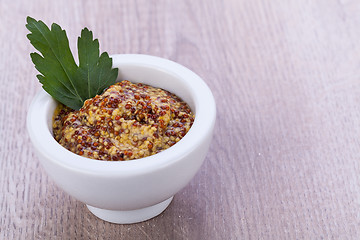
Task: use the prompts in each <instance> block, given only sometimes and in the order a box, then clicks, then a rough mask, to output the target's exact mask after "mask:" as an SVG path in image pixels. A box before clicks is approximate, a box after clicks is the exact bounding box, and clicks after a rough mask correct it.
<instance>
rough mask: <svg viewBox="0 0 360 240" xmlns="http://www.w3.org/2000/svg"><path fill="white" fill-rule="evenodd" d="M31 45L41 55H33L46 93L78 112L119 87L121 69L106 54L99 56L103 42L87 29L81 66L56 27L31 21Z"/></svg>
mask: <svg viewBox="0 0 360 240" xmlns="http://www.w3.org/2000/svg"><path fill="white" fill-rule="evenodd" d="M26 28H27V29H28V30H29V31H30V32H31V33H30V34H28V35H27V38H28V39H29V40H30V43H31V44H32V45H33V46H34V47H35V49H37V50H38V51H39V52H40V53H41V54H42V56H41V55H40V54H38V53H31V54H30V56H31V60H32V61H33V63H34V64H35V68H36V69H37V70H38V71H39V72H40V74H39V75H37V78H38V79H39V81H40V83H41V84H42V86H43V88H44V90H45V91H46V92H48V93H49V94H50V95H51V96H52V97H53V98H55V99H56V100H58V101H59V102H61V103H63V104H65V105H66V106H68V107H70V108H72V109H75V110H78V109H80V108H81V107H82V106H83V104H84V102H85V100H87V99H89V98H92V97H95V96H96V95H97V94H101V93H102V92H103V91H104V89H105V88H107V87H109V86H110V85H112V84H114V83H115V80H116V78H117V75H118V69H117V68H115V69H113V68H112V59H111V58H110V57H109V55H108V54H107V53H106V52H104V53H102V54H101V55H100V56H99V41H98V40H97V39H95V40H93V34H92V32H91V31H89V30H88V29H87V28H84V29H83V30H82V31H81V36H80V37H79V38H78V55H79V66H77V64H76V63H75V60H74V57H73V55H72V53H71V50H70V47H69V40H68V38H67V36H66V32H65V30H63V29H61V27H60V26H59V25H57V24H56V23H53V24H52V25H51V29H49V28H48V27H47V26H46V25H45V24H44V23H43V22H42V21H36V20H35V19H33V18H31V17H27V24H26Z"/></svg>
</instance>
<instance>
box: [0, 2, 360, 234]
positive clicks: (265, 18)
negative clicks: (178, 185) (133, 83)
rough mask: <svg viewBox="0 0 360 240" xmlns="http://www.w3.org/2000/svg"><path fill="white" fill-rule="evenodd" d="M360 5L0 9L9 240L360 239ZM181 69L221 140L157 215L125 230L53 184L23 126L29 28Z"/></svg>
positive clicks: (0, 120)
mask: <svg viewBox="0 0 360 240" xmlns="http://www.w3.org/2000/svg"><path fill="white" fill-rule="evenodd" d="M359 11H360V2H359V1H356V0H337V1H336V0H314V1H310V0H308V1H285V0H284V1H282V0H275V1H261V0H252V1H246V0H232V1H230V0H227V1H216V0H199V1H197V0H195V1H194V0H188V1H170V0H169V1H147V0H137V1H132V0H128V1H100V0H99V1H85V0H84V1H72V0H68V1H45V0H44V1H41V0H32V1H19V0H11V1H6V0H0V26H1V28H0V47H1V50H0V89H1V93H0V124H1V125H0V139H1V144H0V239H360V166H359V162H360V148H359V143H360V141H359V135H360V127H359V120H360V114H359V110H360V108H359V106H360V15H359ZM27 15H30V16H32V17H34V18H36V19H42V20H44V21H45V22H46V23H47V24H51V23H52V22H56V23H59V24H60V25H61V26H62V27H64V28H65V29H66V30H67V34H68V36H69V39H70V44H71V48H72V49H73V50H75V45H76V38H77V36H78V35H79V34H80V31H81V29H82V28H83V27H85V26H87V27H88V28H90V29H91V30H92V31H93V32H94V35H95V37H97V38H99V40H100V45H101V50H103V51H108V52H109V53H110V54H115V53H143V54H150V55H156V56H160V57H164V58H168V59H171V60H174V61H176V62H178V63H180V64H183V65H185V66H187V67H188V68H190V69H192V70H193V71H194V72H196V73H197V74H199V75H200V76H201V77H202V78H203V79H204V80H205V82H206V83H207V84H208V85H209V86H210V88H211V89H212V91H213V94H214V96H215V98H216V101H217V109H218V117H217V123H216V129H215V134H214V139H213V142H212V146H211V148H210V151H209V153H208V155H207V157H206V159H205V162H204V164H203V166H202V168H201V170H200V171H199V173H198V174H197V175H196V177H195V178H194V179H193V180H192V181H191V183H190V184H189V185H188V186H186V187H185V188H184V189H183V190H182V191H181V192H179V193H178V194H177V195H176V196H175V198H174V200H173V202H172V203H171V205H170V206H169V208H168V209H167V210H166V211H165V212H164V213H162V214H161V215H160V216H159V217H156V218H154V219H152V220H149V221H146V222H143V223H139V224H133V225H116V224H110V223H107V222H104V221H102V220H99V219H97V218H96V217H95V216H93V215H92V214H91V213H90V212H89V211H88V210H87V209H86V207H85V206H84V204H83V203H81V202H78V201H77V200H75V199H73V198H72V197H69V196H68V195H67V194H66V193H64V192H63V191H62V190H61V189H60V188H58V187H57V186H56V185H54V182H53V181H52V180H51V179H50V178H48V176H47V175H46V173H45V171H44V170H43V168H42V167H41V165H40V164H39V161H38V159H37V157H36V155H35V153H34V149H33V147H32V145H31V143H30V141H29V137H28V135H27V131H26V127H25V119H26V112H27V108H28V106H29V104H30V101H31V99H32V98H33V96H34V95H35V93H36V92H37V91H38V90H39V89H40V84H39V83H38V81H37V79H36V78H35V75H36V73H37V72H36V70H35V68H34V67H33V64H32V63H31V61H30V58H29V53H30V52H32V51H34V49H33V47H32V46H31V45H30V44H29V42H28V40H27V39H26V34H27V33H28V31H27V30H26V29H25V18H26V16H27Z"/></svg>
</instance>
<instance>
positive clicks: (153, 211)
mask: <svg viewBox="0 0 360 240" xmlns="http://www.w3.org/2000/svg"><path fill="white" fill-rule="evenodd" d="M172 199H173V197H171V198H169V199H167V200H165V201H163V202H161V203H158V204H155V205H153V206H150V207H146V208H141V209H135V210H130V211H116V210H107V209H101V208H96V207H93V206H89V205H86V206H87V208H88V209H89V210H90V212H92V213H93V214H94V215H95V216H97V217H98V218H100V219H102V220H104V221H107V222H111V223H118V224H130V223H137V222H142V221H146V220H148V219H150V218H153V217H156V216H157V215H159V214H160V213H162V212H163V211H164V210H165V209H166V208H167V207H168V206H169V204H170V203H171V200H172Z"/></svg>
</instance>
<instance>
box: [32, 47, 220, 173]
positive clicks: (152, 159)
mask: <svg viewBox="0 0 360 240" xmlns="http://www.w3.org/2000/svg"><path fill="white" fill-rule="evenodd" d="M111 57H112V59H113V66H115V67H118V66H119V65H127V64H129V65H134V64H135V65H139V66H146V67H151V68H156V69H159V70H162V71H165V72H167V73H168V74H171V75H173V76H176V77H177V78H179V79H181V82H183V83H184V84H185V85H186V86H187V87H188V89H189V91H190V94H191V97H192V98H193V99H194V105H195V110H196V116H195V120H194V123H193V125H192V127H191V128H190V130H189V131H188V133H187V134H186V135H185V136H184V137H183V138H182V139H181V140H180V141H179V142H178V143H176V144H175V145H174V146H172V147H170V148H168V149H166V150H164V151H162V152H160V153H157V154H154V155H152V156H148V157H144V158H139V159H134V160H130V161H102V160H94V159H89V158H86V157H83V156H80V155H77V154H75V153H73V152H71V151H69V150H67V149H66V148H64V147H62V146H61V145H60V144H59V143H58V142H57V141H56V140H55V139H54V138H53V135H52V133H51V132H50V131H49V129H48V127H44V126H48V115H47V114H48V112H49V109H50V108H52V107H53V106H54V104H56V101H55V100H54V99H53V98H52V97H51V96H50V95H48V94H47V93H46V92H45V91H44V90H43V89H42V90H40V91H39V92H38V93H37V95H36V96H35V97H34V99H33V101H32V102H31V104H30V107H29V109H28V114H27V129H28V134H29V136H30V139H31V141H32V143H33V145H34V147H35V149H36V150H37V151H38V153H40V154H41V155H42V157H43V158H46V159H47V160H48V161H52V162H53V163H55V164H57V165H59V166H62V167H64V168H68V169H71V170H72V171H77V172H82V173H86V174H92V175H103V174H106V176H108V177H111V176H116V177H118V176H120V175H121V176H123V177H127V176H130V175H131V176H133V175H136V174H143V173H146V172H152V171H156V170H159V169H162V168H166V167H167V166H169V165H171V164H174V163H176V162H178V161H180V160H181V159H182V158H183V157H184V156H186V155H187V154H189V153H191V152H192V151H194V150H195V149H196V148H197V147H199V145H200V144H201V143H202V142H203V141H204V138H206V137H209V134H208V133H212V131H213V128H214V125H215V119H216V105H215V99H214V97H213V94H212V92H211V90H210V88H209V87H208V86H207V84H206V83H205V82H204V81H203V80H202V79H201V78H200V77H199V76H198V75H197V74H195V73H194V72H193V71H191V70H190V69H188V68H186V67H184V66H182V65H180V64H178V63H176V62H173V61H171V60H168V59H164V58H160V57H155V56H150V55H143V54H115V55H111ZM210 136H211V135H210Z"/></svg>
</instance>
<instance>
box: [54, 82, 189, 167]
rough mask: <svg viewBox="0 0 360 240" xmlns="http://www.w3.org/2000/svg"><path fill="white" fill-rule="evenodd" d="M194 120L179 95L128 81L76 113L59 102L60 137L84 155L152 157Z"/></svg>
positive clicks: (116, 158) (114, 158)
mask: <svg viewBox="0 0 360 240" xmlns="http://www.w3.org/2000/svg"><path fill="white" fill-rule="evenodd" d="M193 122H194V114H193V113H192V112H191V109H190V107H189V106H188V105H187V104H186V103H185V102H184V101H182V100H181V99H180V98H179V97H177V96H176V95H175V94H173V93H170V92H168V91H166V90H163V89H160V88H155V87H151V86H149V85H145V84H142V83H137V84H134V83H131V82H129V81H122V82H119V83H116V84H114V85H112V86H110V87H109V88H108V89H107V90H106V91H104V93H103V94H101V95H97V96H95V97H94V98H91V99H88V100H86V101H85V103H84V106H83V107H82V108H81V109H80V110H78V111H74V110H71V109H70V108H67V107H66V106H64V105H62V104H59V105H58V107H57V108H56V110H55V112H54V118H53V133H54V138H55V139H56V141H58V142H59V143H60V144H61V145H62V146H64V147H65V148H67V149H68V150H70V151H72V152H74V153H76V154H79V155H82V156H84V157H88V158H92V159H97V160H109V161H122V160H132V159H138V158H143V157H147V156H151V155H153V154H156V153H159V152H161V151H163V150H165V149H167V148H169V147H171V146H172V145H174V144H175V143H177V142H178V141H180V139H181V138H182V137H184V136H185V134H186V133H187V132H188V131H189V129H190V127H191V125H192V124H193Z"/></svg>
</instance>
